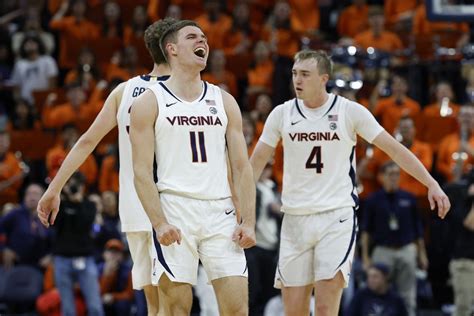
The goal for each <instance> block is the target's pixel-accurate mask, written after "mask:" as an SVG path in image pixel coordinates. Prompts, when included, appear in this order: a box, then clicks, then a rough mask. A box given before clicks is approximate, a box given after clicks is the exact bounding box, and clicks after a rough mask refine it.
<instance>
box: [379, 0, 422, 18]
mask: <svg viewBox="0 0 474 316" xmlns="http://www.w3.org/2000/svg"><path fill="white" fill-rule="evenodd" d="M417 2H418V1H417V0H403V1H400V0H385V4H384V12H385V20H386V22H387V23H388V24H393V23H396V22H397V21H398V18H399V16H400V14H403V13H405V12H408V11H412V10H415V8H416V4H417Z"/></svg>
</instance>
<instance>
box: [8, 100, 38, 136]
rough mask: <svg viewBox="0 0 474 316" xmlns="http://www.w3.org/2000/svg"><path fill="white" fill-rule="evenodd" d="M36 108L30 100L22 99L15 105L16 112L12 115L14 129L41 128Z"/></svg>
mask: <svg viewBox="0 0 474 316" xmlns="http://www.w3.org/2000/svg"><path fill="white" fill-rule="evenodd" d="M35 110H36V108H35V107H33V106H31V105H30V104H29V103H28V101H26V100H23V99H20V100H18V101H17V103H16V105H15V112H14V113H13V116H12V129H13V130H16V131H19V130H22V131H24V130H32V129H35V130H39V129H40V128H41V123H40V121H39V119H38V117H37V115H36V111H35Z"/></svg>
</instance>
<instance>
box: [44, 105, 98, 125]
mask: <svg viewBox="0 0 474 316" xmlns="http://www.w3.org/2000/svg"><path fill="white" fill-rule="evenodd" d="M99 111H100V108H99V107H98V106H94V105H92V104H88V103H84V104H81V105H80V106H79V109H78V110H75V108H74V107H73V106H72V105H71V104H70V103H64V104H61V105H57V106H45V107H44V108H43V113H42V120H43V126H44V127H46V128H58V129H59V128H61V127H63V126H64V125H66V124H69V123H74V124H76V125H77V127H78V128H79V130H80V131H84V130H86V129H87V128H88V127H89V125H91V123H92V122H93V121H94V118H95V116H96V115H97V114H98V113H99Z"/></svg>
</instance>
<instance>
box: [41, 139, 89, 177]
mask: <svg viewBox="0 0 474 316" xmlns="http://www.w3.org/2000/svg"><path fill="white" fill-rule="evenodd" d="M68 152H69V151H66V150H65V149H64V147H63V146H62V145H57V146H55V147H53V148H51V149H50V150H48V152H47V153H46V168H47V170H48V176H49V177H50V178H51V179H52V178H54V176H55V175H56V173H57V172H58V170H59V167H61V164H62V163H63V161H64V159H65V158H66V156H67V154H68ZM79 171H80V172H82V174H84V176H85V177H86V182H87V184H88V185H91V184H93V183H94V182H95V181H96V179H97V162H96V161H95V158H94V156H93V155H89V156H88V157H87V158H86V160H85V161H84V163H83V164H82V165H81V166H80V167H79Z"/></svg>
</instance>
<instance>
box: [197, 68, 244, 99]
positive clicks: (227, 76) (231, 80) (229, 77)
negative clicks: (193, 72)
mask: <svg viewBox="0 0 474 316" xmlns="http://www.w3.org/2000/svg"><path fill="white" fill-rule="evenodd" d="M202 80H204V81H208V82H210V83H212V84H215V85H220V84H225V85H226V86H227V87H228V88H229V93H230V94H232V95H233V96H234V97H237V96H238V89H237V79H235V76H234V74H233V73H231V72H230V71H227V70H226V71H224V75H223V76H221V78H217V77H216V76H215V75H214V74H213V73H210V72H206V73H204V74H202Z"/></svg>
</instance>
